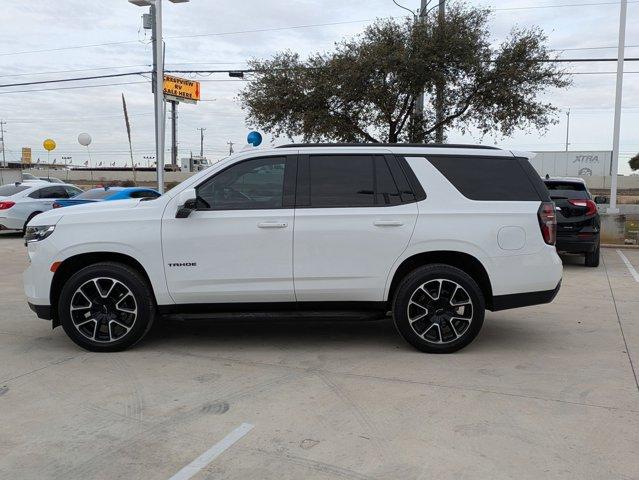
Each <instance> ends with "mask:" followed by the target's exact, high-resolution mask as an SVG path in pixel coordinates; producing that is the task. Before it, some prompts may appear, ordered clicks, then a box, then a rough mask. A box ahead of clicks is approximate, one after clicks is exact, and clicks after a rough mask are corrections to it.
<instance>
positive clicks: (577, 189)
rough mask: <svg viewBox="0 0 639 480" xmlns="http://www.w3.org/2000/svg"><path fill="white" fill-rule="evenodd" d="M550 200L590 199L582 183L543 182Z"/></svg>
mask: <svg viewBox="0 0 639 480" xmlns="http://www.w3.org/2000/svg"><path fill="white" fill-rule="evenodd" d="M544 183H545V184H546V188H547V189H548V191H549V192H550V198H552V199H581V200H587V199H589V198H590V195H589V194H588V190H587V189H586V186H585V185H584V184H583V183H578V182H561V181H556V182H544Z"/></svg>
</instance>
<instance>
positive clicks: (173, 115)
mask: <svg viewBox="0 0 639 480" xmlns="http://www.w3.org/2000/svg"><path fill="white" fill-rule="evenodd" d="M177 108H178V102H176V101H175V100H171V164H172V165H174V166H176V165H177V157H178V149H177V143H178V141H177V136H178V134H177V121H178V114H177Z"/></svg>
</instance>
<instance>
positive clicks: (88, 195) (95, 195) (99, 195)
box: [73, 188, 117, 200]
mask: <svg viewBox="0 0 639 480" xmlns="http://www.w3.org/2000/svg"><path fill="white" fill-rule="evenodd" d="M115 193H117V190H104V189H102V188H101V189H95V190H89V191H87V192H84V193H81V194H80V195H76V196H75V197H73V198H74V199H76V198H77V199H81V198H83V199H86V200H100V199H104V198H107V197H110V196H111V195H114V194H115Z"/></svg>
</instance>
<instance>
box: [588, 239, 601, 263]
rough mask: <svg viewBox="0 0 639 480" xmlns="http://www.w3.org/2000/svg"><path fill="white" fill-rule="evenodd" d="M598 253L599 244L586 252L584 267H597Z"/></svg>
mask: <svg viewBox="0 0 639 480" xmlns="http://www.w3.org/2000/svg"><path fill="white" fill-rule="evenodd" d="M600 253H601V252H600V246H599V244H597V248H595V249H594V250H593V251H592V252H586V260H585V263H586V267H598V266H599V255H600Z"/></svg>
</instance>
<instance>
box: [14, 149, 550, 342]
mask: <svg viewBox="0 0 639 480" xmlns="http://www.w3.org/2000/svg"><path fill="white" fill-rule="evenodd" d="M555 228H556V224H555V216H554V207H553V204H552V203H551V202H550V198H549V196H548V192H547V190H546V188H545V187H544V184H543V182H542V180H541V179H540V178H539V176H538V175H537V174H536V173H535V171H534V169H533V168H532V167H531V166H530V164H529V163H528V161H527V159H526V158H523V157H521V156H518V155H517V154H514V153H513V152H510V151H506V150H500V149H496V148H491V147H473V146H452V145H447V146H426V145H370V144H368V145H323V144H322V145H288V146H283V147H279V148H273V149H268V150H252V151H249V152H243V153H240V154H237V155H234V156H231V157H228V158H227V159H225V160H223V161H221V162H219V163H217V164H215V165H214V166H212V167H210V168H208V169H207V170H205V171H202V172H200V173H198V174H196V175H194V176H193V177H191V178H189V179H188V180H186V181H184V182H183V183H181V184H180V185H178V186H177V187H175V188H173V189H172V190H171V191H169V192H168V193H166V194H165V195H163V196H162V197H160V198H157V199H154V200H147V199H142V200H122V201H114V202H105V203H103V204H99V205H97V204H93V205H81V206H76V207H73V208H62V209H59V210H54V211H50V212H46V213H43V214H41V215H38V216H37V217H35V218H34V219H33V220H32V221H31V222H30V223H29V226H28V228H27V234H26V242H27V244H28V250H29V257H30V258H31V265H30V266H29V268H28V269H27V270H26V272H25V274H24V284H25V290H26V295H27V297H28V301H29V304H30V306H31V308H32V309H33V310H34V311H35V312H36V314H37V315H38V317H40V318H44V319H52V320H53V326H54V327H55V326H57V325H62V326H63V327H64V330H65V331H66V333H67V334H68V335H69V337H71V339H72V340H73V341H74V342H76V343H77V344H78V345H80V346H82V347H84V348H86V349H89V350H93V351H114V350H121V349H124V348H127V347H129V346H131V345H133V344H134V343H136V342H137V341H139V340H140V339H141V338H142V337H143V336H144V335H145V334H146V332H147V331H148V330H149V329H150V327H151V324H152V323H153V320H154V318H155V317H156V316H157V315H179V316H181V317H188V316H192V315H199V316H203V315H204V316H213V315H218V316H219V315H223V316H230V315H237V314H240V313H241V314H244V313H247V312H250V313H251V314H255V313H260V312H271V313H272V312H284V311H288V312H289V314H290V311H291V310H294V311H295V312H298V313H299V315H300V316H303V315H304V314H310V313H311V312H313V314H316V312H318V311H323V312H325V313H326V314H333V313H338V312H340V313H343V312H345V311H348V312H351V313H355V312H357V313H359V312H362V313H364V312H367V313H369V314H371V313H372V314H374V315H381V316H383V315H385V314H386V313H387V312H389V311H390V312H392V314H393V317H394V320H395V324H396V325H397V329H398V330H399V332H400V333H401V335H402V336H403V337H404V338H405V339H406V340H407V341H408V342H410V343H411V344H412V345H414V346H415V347H417V348H418V349H420V350H423V351H425V352H433V353H446V352H453V351H456V350H458V349H460V348H462V347H464V346H465V345H467V344H469V343H470V342H471V341H472V340H473V339H474V338H475V337H476V336H477V334H478V333H479V330H480V328H481V326H482V323H483V320H484V310H485V309H488V310H493V311H494V310H502V309H506V308H514V307H521V306H526V305H533V304H538V303H547V302H550V301H551V300H552V299H553V298H554V296H555V294H556V293H557V291H558V289H559V285H560V281H561V275H562V265H561V261H560V259H559V257H558V256H557V253H556V251H555V247H554V241H555Z"/></svg>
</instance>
